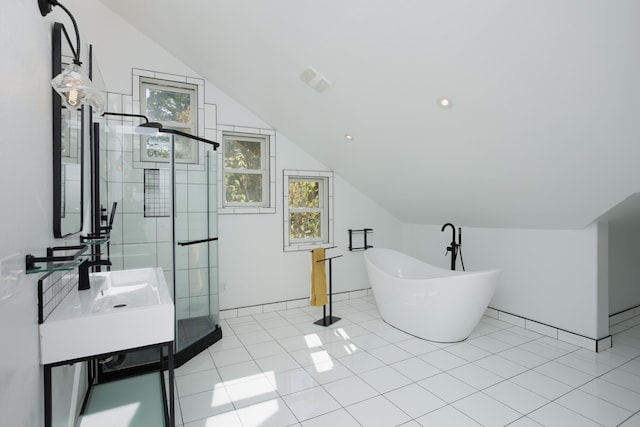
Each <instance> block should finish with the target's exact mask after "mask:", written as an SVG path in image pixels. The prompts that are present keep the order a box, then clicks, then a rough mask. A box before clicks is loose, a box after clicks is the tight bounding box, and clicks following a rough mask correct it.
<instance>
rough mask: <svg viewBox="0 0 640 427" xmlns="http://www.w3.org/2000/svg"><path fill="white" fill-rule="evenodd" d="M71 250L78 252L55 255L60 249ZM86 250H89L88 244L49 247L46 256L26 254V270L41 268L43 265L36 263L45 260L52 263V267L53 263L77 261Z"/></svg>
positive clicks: (31, 270)
mask: <svg viewBox="0 0 640 427" xmlns="http://www.w3.org/2000/svg"><path fill="white" fill-rule="evenodd" d="M70 250H75V251H76V252H75V253H73V254H71V255H62V256H55V253H56V252H58V251H70ZM86 251H87V245H76V246H54V247H49V248H47V256H46V257H36V256H34V255H31V254H27V255H26V256H25V270H26V271H27V272H33V271H34V270H39V269H41V268H42V267H40V266H37V265H36V264H38V263H43V262H46V263H47V264H50V265H49V267H51V264H53V263H56V262H57V263H64V262H69V261H75V260H76V259H78V257H80V255H82V254H83V253H85V252H86Z"/></svg>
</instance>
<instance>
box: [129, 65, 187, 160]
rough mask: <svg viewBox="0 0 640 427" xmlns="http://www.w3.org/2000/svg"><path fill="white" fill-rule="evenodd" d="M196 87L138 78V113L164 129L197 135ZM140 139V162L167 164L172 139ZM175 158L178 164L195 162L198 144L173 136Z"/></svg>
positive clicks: (149, 137)
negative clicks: (159, 124)
mask: <svg viewBox="0 0 640 427" xmlns="http://www.w3.org/2000/svg"><path fill="white" fill-rule="evenodd" d="M197 93H198V87H197V85H193V84H187V83H179V82H171V81H167V80H158V79H152V78H148V77H140V113H141V114H143V115H145V116H147V117H148V118H149V120H150V121H152V122H159V123H161V124H162V126H163V127H165V128H169V129H175V130H179V131H181V132H184V133H188V134H191V135H198V96H197ZM172 136H174V135H168V134H163V135H158V136H141V137H140V138H141V144H140V159H141V160H142V161H151V162H168V161H169V157H170V155H171V137H172ZM174 137H175V159H176V162H179V163H198V146H197V142H196V141H193V140H190V139H188V138H185V137H182V136H179V135H175V136H174Z"/></svg>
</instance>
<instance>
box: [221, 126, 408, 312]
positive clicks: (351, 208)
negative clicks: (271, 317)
mask: <svg viewBox="0 0 640 427" xmlns="http://www.w3.org/2000/svg"><path fill="white" fill-rule="evenodd" d="M276 140H277V154H276V163H277V169H278V173H277V175H276V176H277V185H276V193H277V194H276V204H277V208H276V213H275V214H271V215H251V214H249V215H220V216H219V224H220V227H219V229H220V303H221V308H234V307H242V306H247V305H255V304H264V303H270V302H277V301H284V300H288V299H295V298H303V297H308V296H309V277H310V271H311V270H310V269H311V254H310V253H309V252H307V251H303V252H287V253H285V252H283V249H282V245H283V210H282V192H283V185H282V169H303V170H327V168H326V167H325V166H323V165H322V164H320V163H318V162H317V161H316V160H314V159H313V158H311V157H310V156H309V155H308V154H306V153H305V152H303V151H302V150H300V149H299V148H297V147H296V146H295V144H293V143H292V142H291V141H289V140H288V139H287V138H286V137H285V136H284V135H282V134H280V133H278V134H277V135H276ZM334 192H335V195H334V199H335V200H334V205H335V206H334V223H335V224H334V234H335V242H334V243H335V245H337V246H338V247H337V248H336V249H331V250H329V251H328V252H327V256H335V255H344V256H343V257H341V258H338V259H336V260H335V261H332V263H333V291H334V292H343V291H348V290H356V289H363V288H368V287H369V283H368V279H367V277H366V271H365V269H364V264H363V260H362V253H361V252H349V251H348V250H347V248H348V246H349V236H348V231H347V230H348V229H350V228H351V229H362V228H365V227H367V228H373V229H374V234H372V235H371V238H370V243H371V244H373V245H378V246H385V247H396V248H399V246H400V243H401V234H400V230H401V228H400V223H399V222H398V220H397V219H395V218H394V217H393V216H391V215H390V214H389V213H387V212H386V211H384V210H383V209H381V208H380V207H379V206H378V205H376V204H374V203H373V202H372V201H371V200H369V199H368V198H367V197H365V196H363V195H362V194H361V193H360V192H359V191H357V190H356V189H355V188H353V187H352V186H351V185H350V184H349V183H347V182H346V181H344V180H343V179H342V178H341V177H340V176H336V177H335V178H334Z"/></svg>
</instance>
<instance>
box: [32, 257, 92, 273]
mask: <svg viewBox="0 0 640 427" xmlns="http://www.w3.org/2000/svg"><path fill="white" fill-rule="evenodd" d="M83 261H84V259H76V260H75V261H72V262H64V263H47V265H45V266H43V267H34V268H33V269H30V270H26V273H27V274H36V273H50V272H52V271H71V270H74V269H76V268H78V266H79V265H80V264H82V262H83Z"/></svg>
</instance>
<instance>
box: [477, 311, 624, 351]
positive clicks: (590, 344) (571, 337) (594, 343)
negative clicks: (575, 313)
mask: <svg viewBox="0 0 640 427" xmlns="http://www.w3.org/2000/svg"><path fill="white" fill-rule="evenodd" d="M484 314H485V316H488V317H493V318H494V319H498V320H502V321H503V322H507V323H511V324H512V325H516V326H519V327H521V328H524V329H527V330H529V331H533V332H537V333H539V334H542V335H545V336H548V337H550V338H553V339H556V340H558V341H563V342H566V343H569V344H573V345H577V346H578V347H582V348H586V349H587V350H591V351H595V352H599V351H604V350H607V349H609V348H611V345H612V344H611V335H607V336H606V337H603V338H598V339H594V338H590V337H586V336H584V335H580V334H576V333H574V332H570V331H567V330H564V329H561V328H556V327H555V326H551V325H547V324H545V323H541V322H537V321H535V320H531V319H528V318H526V317H522V316H518V315H516V314H512V313H507V312H505V311H501V310H497V309H495V308H491V307H489V308H487V310H486V311H485V313H484Z"/></svg>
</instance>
